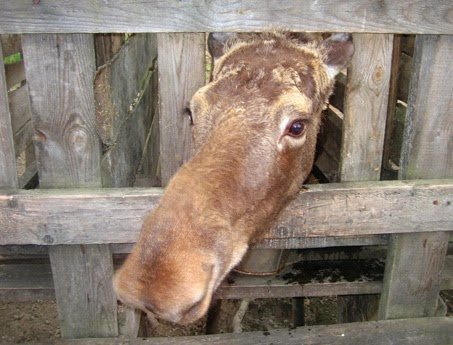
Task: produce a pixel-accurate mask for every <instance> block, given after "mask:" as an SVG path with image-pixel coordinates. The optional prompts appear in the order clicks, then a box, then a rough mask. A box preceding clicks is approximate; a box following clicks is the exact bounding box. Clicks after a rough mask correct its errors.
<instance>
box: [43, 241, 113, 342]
mask: <svg viewBox="0 0 453 345" xmlns="http://www.w3.org/2000/svg"><path fill="white" fill-rule="evenodd" d="M49 257H50V261H51V263H52V274H53V277H54V286H55V296H56V298H57V302H58V315H59V319H60V325H61V327H62V328H61V332H62V337H64V338H88V337H106V336H115V335H118V323H117V311H116V297H115V294H114V292H113V288H112V278H113V262H112V255H111V253H110V249H109V247H108V246H106V245H88V246H85V245H80V246H54V247H52V248H51V250H49ZM63 272H66V273H63ZM75 289H76V290H75ZM63 301H64V302H63Z"/></svg>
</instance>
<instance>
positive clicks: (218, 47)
mask: <svg viewBox="0 0 453 345" xmlns="http://www.w3.org/2000/svg"><path fill="white" fill-rule="evenodd" d="M236 36H237V34H235V33H234V32H211V33H210V34H209V36H208V49H209V53H210V54H211V56H212V59H213V60H214V62H215V61H217V60H218V59H219V58H220V57H221V56H222V55H223V54H224V52H225V51H224V48H225V46H226V44H227V42H228V41H230V40H232V39H235V38H236Z"/></svg>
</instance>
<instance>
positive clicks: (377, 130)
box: [340, 34, 393, 181]
mask: <svg viewBox="0 0 453 345" xmlns="http://www.w3.org/2000/svg"><path fill="white" fill-rule="evenodd" d="M353 39H354V48H355V53H354V56H353V58H352V61H351V65H350V68H349V69H348V81H347V85H346V98H345V105H344V110H345V111H344V124H343V126H344V129H343V145H342V149H341V161H340V178H341V180H342V181H366V180H377V179H379V177H380V174H381V163H382V150H383V143H384V134H385V119H386V116H387V101H388V92H389V82H390V72H391V58H392V47H393V35H378V34H356V35H354V36H353Z"/></svg>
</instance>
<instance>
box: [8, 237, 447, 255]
mask: <svg viewBox="0 0 453 345" xmlns="http://www.w3.org/2000/svg"><path fill="white" fill-rule="evenodd" d="M451 234H452V235H453V233H451ZM387 243H388V235H370V236H345V237H308V238H292V239H291V241H288V240H287V239H281V240H277V239H274V240H264V241H262V242H257V243H255V244H253V245H252V246H253V247H255V248H275V249H285V248H303V249H310V248H329V247H349V246H379V245H386V244H387ZM290 244H291V245H290ZM132 247H133V244H132V243H113V244H111V245H110V248H111V250H112V254H128V253H130V252H131V250H132ZM47 249H48V246H47V245H46V246H39V245H2V246H0V255H46V254H47V253H48V250H47Z"/></svg>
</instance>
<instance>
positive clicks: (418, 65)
mask: <svg viewBox="0 0 453 345" xmlns="http://www.w3.org/2000/svg"><path fill="white" fill-rule="evenodd" d="M452 49H453V35H448V36H430V35H427V36H417V38H416V43H415V52H414V61H413V72H412V77H411V87H410V91H409V100H408V108H407V116H406V118H407V120H406V126H405V128H404V138H403V147H402V150H401V163H400V178H401V179H407V178H410V179H422V178H452V177H453V154H452V149H453V129H452V127H453V116H452V109H453V82H452V80H453V69H452V67H451V55H450V54H451V51H452Z"/></svg>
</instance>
